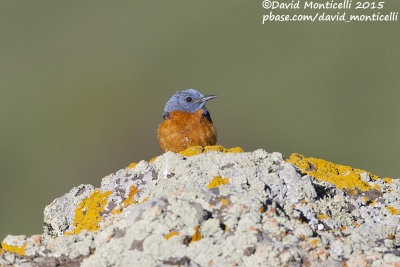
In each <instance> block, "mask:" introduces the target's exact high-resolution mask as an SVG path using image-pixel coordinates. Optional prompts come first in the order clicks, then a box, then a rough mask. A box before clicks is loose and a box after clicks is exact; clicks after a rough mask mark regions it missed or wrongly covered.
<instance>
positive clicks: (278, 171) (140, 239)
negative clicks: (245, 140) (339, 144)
mask: <svg viewBox="0 0 400 267" xmlns="http://www.w3.org/2000/svg"><path fill="white" fill-rule="evenodd" d="M44 213H45V216H44V223H45V231H44V234H43V235H36V236H32V237H30V238H27V237H25V236H8V237H7V238H6V239H5V240H4V241H3V242H2V244H1V246H2V250H1V252H0V266H2V265H5V266H8V265H13V264H14V265H20V266H58V265H63V264H65V265H68V266H74V265H76V266H78V265H81V266H167V265H179V266H212V265H213V266H283V265H291V264H296V263H297V264H304V265H306V266H320V265H322V264H323V265H325V266H336V265H337V266H340V265H345V264H347V266H357V265H362V266H380V265H383V264H395V263H398V262H400V252H399V247H400V182H399V180H391V179H389V178H383V179H381V178H378V177H376V176H374V175H372V174H370V173H368V172H366V171H363V170H358V169H353V168H351V167H346V166H341V165H336V164H333V163H329V162H326V161H323V160H318V159H314V158H305V157H304V156H302V155H299V154H293V155H292V156H291V157H290V158H289V159H288V160H286V161H285V160H284V159H283V157H282V155H281V154H280V153H268V152H266V151H264V150H256V151H254V152H251V153H244V152H242V150H241V149H239V148H234V149H225V148H223V147H220V146H214V147H206V148H205V149H203V148H201V147H193V148H190V149H188V150H186V151H183V152H181V153H179V154H175V153H171V152H167V153H165V154H163V155H161V156H159V157H156V158H154V159H152V160H150V162H146V161H141V162H139V163H137V164H131V165H130V166H129V167H127V168H126V169H122V170H119V171H118V172H116V173H115V174H112V175H109V176H107V177H105V178H103V180H102V183H101V187H100V188H94V187H93V186H91V185H81V186H79V187H76V188H74V189H72V190H71V191H70V192H69V193H67V194H65V195H64V196H62V197H60V198H58V199H56V200H54V201H53V203H51V204H50V205H49V206H47V207H46V209H45V212H44Z"/></svg>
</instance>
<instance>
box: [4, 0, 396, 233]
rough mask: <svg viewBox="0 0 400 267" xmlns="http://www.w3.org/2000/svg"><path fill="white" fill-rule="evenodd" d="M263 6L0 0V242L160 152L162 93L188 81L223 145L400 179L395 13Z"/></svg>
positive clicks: (37, 228)
mask: <svg viewBox="0 0 400 267" xmlns="http://www.w3.org/2000/svg"><path fill="white" fill-rule="evenodd" d="M261 2H262V1H244V0H218V1H215V0H203V1H187V0H179V1H149V0H139V1H11V0H7V1H2V2H1V8H0V38H1V39H0V40H1V42H0V51H1V52H0V53H1V57H0V59H1V60H0V123H1V131H0V171H1V174H0V175H1V176H0V180H1V186H0V211H1V218H2V219H1V221H0V240H2V238H4V237H5V235H6V234H26V235H30V234H33V233H41V232H42V217H43V215H42V214H43V209H44V207H45V206H46V205H47V204H49V203H51V201H52V200H54V199H55V198H56V197H58V196H60V195H62V194H64V193H66V192H68V191H69V190H70V189H71V188H72V187H74V186H77V185H79V184H86V183H90V184H93V185H94V186H99V185H100V181H101V178H102V177H104V176H106V175H108V174H110V173H112V172H115V171H117V170H118V169H120V168H124V167H125V166H127V165H128V164H129V163H131V162H138V161H140V160H142V159H145V160H149V159H150V158H152V157H153V156H155V155H158V154H161V150H160V148H159V146H158V143H157V140H156V128H157V125H158V124H159V123H160V122H161V120H162V110H163V107H164V105H165V102H166V101H167V100H168V99H169V97H170V96H171V95H172V94H173V93H174V92H175V91H177V90H183V89H188V88H195V89H198V90H199V91H201V92H202V93H204V94H217V95H219V96H220V97H219V98H218V99H217V100H213V101H211V102H209V103H208V105H207V106H208V109H209V110H210V112H211V114H212V118H213V120H214V123H215V124H216V127H217V129H218V133H219V144H221V145H223V146H226V147H235V146H241V147H242V148H244V149H245V150H246V151H252V150H255V149H257V148H264V149H266V150H267V151H271V152H272V151H279V152H282V153H283V154H284V155H285V156H289V155H290V154H291V153H293V152H298V153H302V154H305V155H306V156H314V157H319V158H323V159H326V160H329V161H333V162H336V163H341V164H346V165H351V166H353V167H357V168H361V169H366V170H369V171H371V172H373V173H375V174H378V175H380V176H389V177H398V176H399V173H400V164H398V160H399V157H398V154H399V151H400V140H399V136H400V124H399V115H400V105H399V104H398V102H399V97H400V90H399V89H400V69H399V59H400V49H399V47H400V30H399V28H400V27H399V22H391V23H376V22H375V23H374V22H369V23H323V22H320V23H311V22H293V23H273V22H269V23H267V24H265V25H262V24H261V18H262V14H264V13H266V11H265V10H264V9H262V7H261ZM386 4H387V9H386V10H387V11H390V10H391V11H394V10H395V11H399V9H400V1H397V0H390V1H387V2H386Z"/></svg>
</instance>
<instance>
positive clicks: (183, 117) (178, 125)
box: [157, 89, 217, 153]
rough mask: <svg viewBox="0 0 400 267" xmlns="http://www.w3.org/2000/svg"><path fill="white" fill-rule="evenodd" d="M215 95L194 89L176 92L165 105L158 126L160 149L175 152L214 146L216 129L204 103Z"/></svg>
mask: <svg viewBox="0 0 400 267" xmlns="http://www.w3.org/2000/svg"><path fill="white" fill-rule="evenodd" d="M216 97H217V96H216V95H206V96H205V95H202V94H201V93H200V92H198V91H196V90H194V89H188V90H184V91H180V92H176V93H175V94H174V95H173V96H172V97H171V98H170V99H169V100H168V102H167V104H166V105H165V108H164V113H163V118H164V121H163V122H162V123H161V124H160V125H159V126H158V130H157V138H158V142H159V143H160V146H161V149H162V150H163V151H164V152H166V151H172V152H175V153H176V152H179V151H182V150H185V149H186V148H188V147H191V146H211V145H215V144H216V142H217V131H216V129H215V127H214V125H213V123H212V120H211V116H210V113H209V112H208V110H207V109H206V108H205V104H206V102H207V101H208V100H210V99H213V98H216Z"/></svg>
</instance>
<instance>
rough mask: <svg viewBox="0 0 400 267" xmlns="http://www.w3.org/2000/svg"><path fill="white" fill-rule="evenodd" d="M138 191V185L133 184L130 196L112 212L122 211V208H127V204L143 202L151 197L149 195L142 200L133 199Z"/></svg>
mask: <svg viewBox="0 0 400 267" xmlns="http://www.w3.org/2000/svg"><path fill="white" fill-rule="evenodd" d="M137 191H138V189H137V187H136V186H134V185H132V186H131V188H130V191H129V195H128V197H127V198H126V199H125V200H124V201H123V202H122V204H121V206H120V207H119V208H118V209H114V210H113V211H112V212H111V213H112V214H117V213H121V212H122V209H124V208H126V207H127V206H129V205H131V204H137V203H143V202H145V201H147V200H148V199H149V197H147V198H145V199H143V200H142V201H141V202H137V201H136V200H134V199H133V198H134V196H135V195H136V193H137Z"/></svg>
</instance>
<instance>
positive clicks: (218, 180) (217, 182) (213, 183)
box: [207, 175, 229, 188]
mask: <svg viewBox="0 0 400 267" xmlns="http://www.w3.org/2000/svg"><path fill="white" fill-rule="evenodd" d="M227 183H229V179H228V178H222V177H221V175H217V176H215V177H214V179H213V180H212V181H211V182H210V183H209V184H208V186H207V188H215V187H219V186H221V185H226V184H227Z"/></svg>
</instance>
